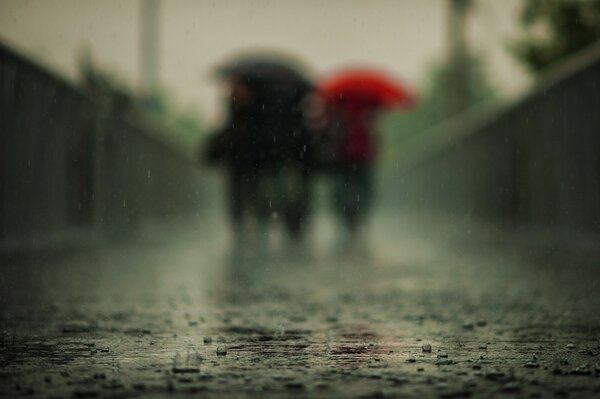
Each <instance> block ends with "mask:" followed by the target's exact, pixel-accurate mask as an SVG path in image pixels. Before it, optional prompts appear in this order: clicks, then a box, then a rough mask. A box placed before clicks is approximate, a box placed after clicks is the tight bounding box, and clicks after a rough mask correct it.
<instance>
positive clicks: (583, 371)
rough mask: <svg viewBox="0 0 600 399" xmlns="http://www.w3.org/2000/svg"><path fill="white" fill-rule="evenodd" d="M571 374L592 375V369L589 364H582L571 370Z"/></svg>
mask: <svg viewBox="0 0 600 399" xmlns="http://www.w3.org/2000/svg"><path fill="white" fill-rule="evenodd" d="M571 374H577V375H590V374H592V372H591V370H590V369H589V367H588V365H587V364H582V365H581V366H579V367H577V368H576V369H575V370H573V371H572V372H571Z"/></svg>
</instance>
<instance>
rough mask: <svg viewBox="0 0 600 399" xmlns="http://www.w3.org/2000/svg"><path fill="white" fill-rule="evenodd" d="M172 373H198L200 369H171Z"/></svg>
mask: <svg viewBox="0 0 600 399" xmlns="http://www.w3.org/2000/svg"><path fill="white" fill-rule="evenodd" d="M171 371H172V372H173V373H178V374H183V373H199V372H200V369H199V368H198V367H173V368H172V369H171Z"/></svg>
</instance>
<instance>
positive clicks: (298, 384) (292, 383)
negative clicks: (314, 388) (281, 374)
mask: <svg viewBox="0 0 600 399" xmlns="http://www.w3.org/2000/svg"><path fill="white" fill-rule="evenodd" d="M285 387H286V388H287V389H304V383H302V382H300V381H290V382H286V384H285Z"/></svg>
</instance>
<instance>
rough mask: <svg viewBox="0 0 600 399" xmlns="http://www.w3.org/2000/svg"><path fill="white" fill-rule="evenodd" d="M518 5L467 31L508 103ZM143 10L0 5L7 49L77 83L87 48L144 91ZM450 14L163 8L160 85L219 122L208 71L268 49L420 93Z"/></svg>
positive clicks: (490, 1) (343, 3)
mask: <svg viewBox="0 0 600 399" xmlns="http://www.w3.org/2000/svg"><path fill="white" fill-rule="evenodd" d="M520 3H521V2H520V0H502V1H497V0H479V1H476V2H475V4H474V9H473V13H472V15H471V19H470V21H469V27H468V29H469V37H470V44H471V46H472V47H474V48H476V49H478V50H481V51H482V52H483V53H484V54H485V55H486V57H487V58H488V63H489V65H490V67H491V74H492V78H493V79H494V82H495V83H496V84H497V86H499V87H500V88H501V89H502V90H504V92H505V93H507V94H511V93H515V92H517V91H519V90H520V89H521V88H523V87H524V85H526V84H527V81H528V80H527V77H526V76H525V74H524V72H523V70H522V69H520V68H519V67H518V65H517V64H516V62H515V61H514V60H513V59H512V58H511V57H510V55H509V54H508V52H507V51H506V43H507V40H508V39H509V38H511V37H515V35H517V33H518V31H517V29H518V22H517V15H518V11H519V5H520ZM139 8H140V4H139V1H138V0H129V1H124V0H103V1H98V0H0V40H2V41H4V42H7V43H8V44H9V45H12V46H14V47H16V48H17V49H19V50H20V51H22V52H24V53H25V54H27V55H29V56H33V57H35V58H36V59H37V60H39V61H41V62H42V63H44V64H46V65H48V66H50V67H51V68H52V69H55V70H57V71H59V72H60V73H62V74H64V75H65V76H67V77H69V78H75V77H76V75H77V52H78V51H79V50H81V49H83V48H85V47H88V48H89V49H90V50H91V52H92V56H93V59H94V60H95V61H96V62H97V63H98V64H99V65H101V66H102V67H105V68H107V69H109V70H111V71H112V72H114V73H116V74H117V75H118V76H120V77H121V78H122V79H123V80H125V81H126V82H127V83H128V84H130V85H131V86H133V87H137V86H138V83H139V65H138V64H139V63H138V59H139V51H138V45H139V15H140V12H139ZM445 11H446V1H445V0H404V1H403V0H371V1H358V0H338V1H336V0H305V1H292V0H290V1H288V0H252V1H250V0H249V1H244V0H238V1H233V0H229V1H228V0H217V1H209V0H204V1H193V0H162V2H161V16H160V23H161V27H160V30H161V39H160V52H161V55H160V80H161V85H162V86H164V87H165V88H167V89H168V91H169V92H170V93H171V94H173V96H174V97H175V98H176V99H177V100H178V102H179V103H180V104H182V105H186V106H193V107H195V108H196V109H198V110H199V111H200V112H202V113H204V114H208V115H211V116H212V115H214V114H215V110H216V109H217V108H218V101H217V93H216V83H215V82H214V81H213V79H212V77H211V74H210V70H211V69H212V68H214V66H215V65H216V64H218V63H219V62H221V61H222V60H223V59H225V58H227V57H229V56H231V55H232V54H235V52H236V51H239V50H249V49H254V48H266V49H279V50H284V51H286V52H288V53H291V54H293V55H295V56H297V57H299V58H300V59H302V60H303V61H304V62H305V63H306V65H307V66H309V67H310V68H311V69H312V71H313V72H314V73H316V74H322V73H327V72H329V71H332V70H335V68H337V67H339V66H343V65H345V64H347V63H357V62H359V63H361V64H373V65H377V66H379V67H381V68H383V69H385V70H388V71H390V72H391V73H393V74H395V75H397V76H400V77H402V78H403V79H404V80H405V81H407V82H408V83H409V84H411V85H413V86H415V87H417V88H418V87H419V85H420V84H421V83H422V81H423V79H424V78H425V76H426V72H427V70H428V67H429V66H430V65H431V64H432V63H433V62H434V61H435V60H436V59H440V58H441V57H443V56H444V44H445V32H446V30H445V29H446V28H445Z"/></svg>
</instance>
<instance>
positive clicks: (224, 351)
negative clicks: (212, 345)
mask: <svg viewBox="0 0 600 399" xmlns="http://www.w3.org/2000/svg"><path fill="white" fill-rule="evenodd" d="M226 355H227V348H225V347H223V346H219V347H217V356H226Z"/></svg>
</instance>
